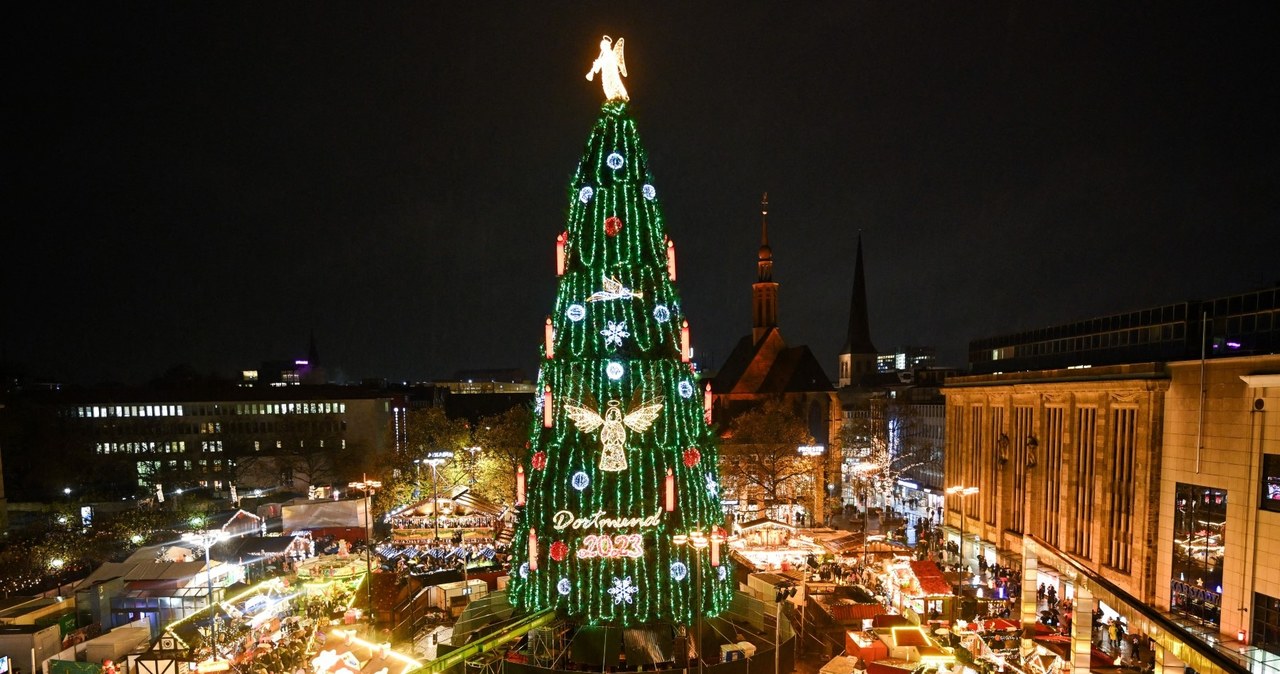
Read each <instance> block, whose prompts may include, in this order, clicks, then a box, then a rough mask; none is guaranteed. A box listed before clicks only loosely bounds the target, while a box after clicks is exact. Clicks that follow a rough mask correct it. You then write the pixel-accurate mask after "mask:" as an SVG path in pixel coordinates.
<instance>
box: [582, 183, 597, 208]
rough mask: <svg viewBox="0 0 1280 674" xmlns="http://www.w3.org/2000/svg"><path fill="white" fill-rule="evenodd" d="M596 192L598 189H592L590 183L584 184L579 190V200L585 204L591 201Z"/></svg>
mask: <svg viewBox="0 0 1280 674" xmlns="http://www.w3.org/2000/svg"><path fill="white" fill-rule="evenodd" d="M595 193H596V191H595V190H593V189H591V186H590V185H584V186H583V187H582V189H580V190H578V201H581V202H582V203H584V204H585V203H587V202H588V201H591V197H592V196H594V195H595Z"/></svg>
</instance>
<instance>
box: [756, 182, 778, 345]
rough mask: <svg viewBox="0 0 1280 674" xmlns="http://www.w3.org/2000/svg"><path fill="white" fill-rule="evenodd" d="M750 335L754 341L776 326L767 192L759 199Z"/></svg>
mask: <svg viewBox="0 0 1280 674" xmlns="http://www.w3.org/2000/svg"><path fill="white" fill-rule="evenodd" d="M751 318H752V320H751V336H752V339H754V340H755V341H756V342H759V341H760V338H761V337H764V336H765V335H766V334H768V332H769V330H771V329H773V328H776V327H778V284H777V283H774V282H773V249H771V248H769V193H768V192H765V193H764V196H763V197H761V199H760V254H759V255H758V256H757V258H756V282H755V283H753V284H751Z"/></svg>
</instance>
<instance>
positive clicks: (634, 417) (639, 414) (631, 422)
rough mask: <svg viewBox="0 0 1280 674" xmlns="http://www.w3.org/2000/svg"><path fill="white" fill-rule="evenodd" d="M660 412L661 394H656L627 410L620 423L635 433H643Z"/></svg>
mask: <svg viewBox="0 0 1280 674" xmlns="http://www.w3.org/2000/svg"><path fill="white" fill-rule="evenodd" d="M661 412H662V396H658V397H656V398H654V399H652V400H650V401H648V402H646V403H644V404H643V405H641V406H639V407H637V408H635V409H633V410H631V411H630V412H628V413H627V416H625V417H623V419H622V423H624V424H626V425H627V428H630V429H631V430H633V431H635V432H637V433H643V432H645V431H647V430H649V427H650V426H652V425H653V422H654V420H655V419H657V418H658V414H659V413H661Z"/></svg>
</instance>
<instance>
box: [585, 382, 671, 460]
mask: <svg viewBox="0 0 1280 674" xmlns="http://www.w3.org/2000/svg"><path fill="white" fill-rule="evenodd" d="M564 411H565V414H568V415H569V418H570V419H572V420H573V423H574V425H575V426H577V427H578V430H579V431H582V432H583V433H594V432H595V430H596V429H598V428H599V429H600V445H601V447H602V449H603V451H601V453H600V470H603V471H606V472H609V473H617V472H619V471H623V470H626V469H627V453H626V451H625V449H624V448H625V445H626V444H627V429H628V428H630V429H631V430H632V431H634V432H636V433H643V432H645V431H646V430H648V429H649V427H650V426H652V425H653V422H654V420H656V419H657V418H658V413H659V412H661V411H662V396H658V397H656V398H653V399H651V400H648V401H646V402H643V403H641V404H639V405H637V406H636V407H634V408H632V410H631V411H630V412H628V413H627V414H626V416H623V414H622V403H621V402H620V401H617V400H610V401H609V402H608V403H607V404H605V408H604V416H603V417H602V416H600V413H599V412H596V411H595V410H592V409H590V408H588V407H586V406H584V405H583V404H581V403H576V402H567V403H565V405H564ZM601 427H603V428H601Z"/></svg>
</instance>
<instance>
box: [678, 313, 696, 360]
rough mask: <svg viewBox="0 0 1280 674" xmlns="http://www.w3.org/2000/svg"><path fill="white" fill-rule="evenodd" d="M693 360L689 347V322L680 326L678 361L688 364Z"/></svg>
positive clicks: (691, 348) (691, 350)
mask: <svg viewBox="0 0 1280 674" xmlns="http://www.w3.org/2000/svg"><path fill="white" fill-rule="evenodd" d="M692 359H693V347H691V346H689V321H684V322H682V323H681V325H680V360H682V361H684V362H686V363H687V362H689V361H690V360H692Z"/></svg>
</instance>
